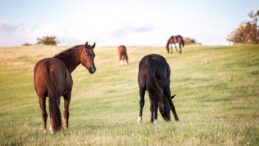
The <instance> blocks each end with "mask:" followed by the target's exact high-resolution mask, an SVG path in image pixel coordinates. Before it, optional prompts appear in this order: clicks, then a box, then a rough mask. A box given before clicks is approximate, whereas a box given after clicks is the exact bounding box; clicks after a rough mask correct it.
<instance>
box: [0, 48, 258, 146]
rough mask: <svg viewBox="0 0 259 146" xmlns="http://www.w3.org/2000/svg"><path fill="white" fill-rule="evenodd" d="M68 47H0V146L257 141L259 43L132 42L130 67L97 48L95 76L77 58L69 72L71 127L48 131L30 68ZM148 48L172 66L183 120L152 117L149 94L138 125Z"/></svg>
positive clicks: (176, 100) (107, 50)
mask: <svg viewBox="0 0 259 146" xmlns="http://www.w3.org/2000/svg"><path fill="white" fill-rule="evenodd" d="M65 48H66V47H56V48H55V47H45V46H37V47H33V46H32V47H13V48H3V47H2V48H0V58H1V62H0V145H141V146H142V145H227V146H229V145H241V146H243V145H258V144H259V126H258V125H259V112H258V111H259V46H253V45H251V46H230V47H222V46H214V47H208V46H186V47H185V48H184V49H183V53H182V54H176V53H174V54H167V53H166V51H165V49H164V48H162V47H148V46H147V47H137V46H136V47H129V48H128V53H129V65H127V66H120V65H119V61H118V57H117V51H116V48H115V47H106V48H96V50H95V52H96V59H95V62H96V67H97V72H96V73H95V74H93V75H90V74H89V73H88V71H87V70H86V69H85V68H83V67H82V66H81V65H80V66H79V67H78V68H77V69H76V70H75V71H74V72H73V74H72V76H73V80H74V87H73V92H72V100H71V107H70V115H71V116H70V130H65V129H64V130H61V131H60V132H58V133H56V134H50V133H49V132H48V133H46V134H44V133H43V130H42V120H41V111H40V107H39V105H38V99H37V96H36V93H35V91H34V88H33V84H32V77H33V68H34V65H35V63H36V62H37V61H38V60H40V59H42V58H44V57H50V56H53V55H54V54H56V53H58V52H60V51H61V50H63V49H65ZM150 53H158V54H161V55H163V56H164V57H165V58H166V59H167V61H168V63H169V64H170V66H171V70H172V74H171V90H172V92H173V94H176V97H175V98H174V103H175V106H176V110H177V113H178V116H179V118H180V122H178V123H175V122H174V120H173V121H172V122H171V123H165V122H164V121H163V120H162V118H161V116H160V115H159V117H158V123H157V124H150V123H149V120H150V111H149V106H150V103H149V98H148V97H147V96H146V98H145V99H146V104H145V108H144V117H143V123H142V124H140V125H138V124H137V117H138V113H139V106H138V101H139V96H138V84H137V73H138V63H139V61H140V59H141V58H142V57H143V56H144V55H146V54H150ZM60 107H61V109H62V111H63V100H62V102H61V105H60ZM63 121H64V120H63ZM48 126H49V121H48Z"/></svg>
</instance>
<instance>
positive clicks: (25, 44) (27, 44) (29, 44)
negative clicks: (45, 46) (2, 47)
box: [22, 43, 32, 46]
mask: <svg viewBox="0 0 259 146" xmlns="http://www.w3.org/2000/svg"><path fill="white" fill-rule="evenodd" d="M22 46H32V44H31V43H23V44H22Z"/></svg>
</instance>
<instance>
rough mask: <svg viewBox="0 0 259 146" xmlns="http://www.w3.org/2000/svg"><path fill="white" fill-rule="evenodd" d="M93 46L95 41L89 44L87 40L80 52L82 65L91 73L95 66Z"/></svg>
mask: <svg viewBox="0 0 259 146" xmlns="http://www.w3.org/2000/svg"><path fill="white" fill-rule="evenodd" d="M94 47H95V43H94V44H93V45H92V46H91V45H89V44H88V42H86V43H85V45H84V48H83V49H82V51H81V54H80V62H81V64H82V65H83V66H84V67H86V68H87V69H88V71H89V73H91V74H92V73H94V72H95V71H96V68H95V65H94V57H95V54H94Z"/></svg>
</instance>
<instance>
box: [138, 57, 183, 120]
mask: <svg viewBox="0 0 259 146" xmlns="http://www.w3.org/2000/svg"><path fill="white" fill-rule="evenodd" d="M170 73H171V71H170V67H169V65H168V63H167V62H166V60H165V58H164V57H162V56H160V55H157V54H151V55H147V56H145V57H143V58H142V60H141V61H140V63H139V73H138V84H139V96H140V101H139V105H140V112H139V119H138V122H139V123H140V122H141V121H142V111H143V107H144V104H145V99H144V96H145V91H146V90H147V91H148V94H149V98H150V102H151V106H150V111H151V120H150V122H151V123H156V119H157V110H158V107H159V111H160V113H161V115H162V117H163V119H164V120H165V121H171V117H170V109H171V110H172V112H173V115H174V118H175V120H176V121H179V118H178V116H177V114H176V110H175V107H174V104H173V101H172V99H173V97H174V96H175V95H173V96H171V91H170Z"/></svg>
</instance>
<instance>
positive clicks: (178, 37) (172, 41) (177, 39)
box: [166, 35, 184, 53]
mask: <svg viewBox="0 0 259 146" xmlns="http://www.w3.org/2000/svg"><path fill="white" fill-rule="evenodd" d="M176 43H178V44H179V48H180V52H179V53H182V47H184V39H183V37H182V36H181V35H176V36H171V37H170V38H169V39H168V41H167V44H166V50H167V52H168V53H170V52H171V53H173V46H172V44H175V49H176V51H177V52H178V50H177V46H176ZM170 44H171V46H170Z"/></svg>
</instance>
